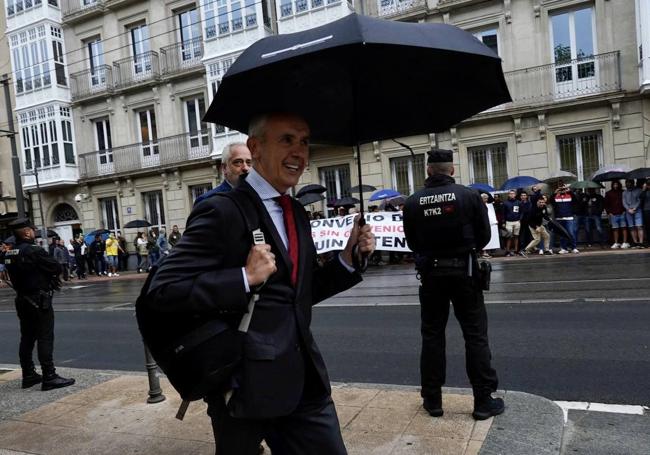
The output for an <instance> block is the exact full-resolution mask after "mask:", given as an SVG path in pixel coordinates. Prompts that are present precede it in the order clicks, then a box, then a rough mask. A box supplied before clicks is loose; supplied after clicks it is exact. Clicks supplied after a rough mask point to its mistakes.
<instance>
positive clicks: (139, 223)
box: [124, 220, 151, 229]
mask: <svg viewBox="0 0 650 455" xmlns="http://www.w3.org/2000/svg"><path fill="white" fill-rule="evenodd" d="M149 226H151V223H150V222H148V221H147V220H133V221H129V222H128V223H126V224H125V225H124V228H127V229H128V228H143V227H149Z"/></svg>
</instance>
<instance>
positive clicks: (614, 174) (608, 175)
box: [591, 171, 628, 182]
mask: <svg viewBox="0 0 650 455" xmlns="http://www.w3.org/2000/svg"><path fill="white" fill-rule="evenodd" d="M627 175H628V173H627V172H623V171H607V172H603V173H602V174H598V175H596V176H594V178H592V179H591V180H593V181H594V182H611V181H612V180H620V179H626V178H627Z"/></svg>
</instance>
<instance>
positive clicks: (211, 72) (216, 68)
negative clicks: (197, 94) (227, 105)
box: [208, 55, 238, 134]
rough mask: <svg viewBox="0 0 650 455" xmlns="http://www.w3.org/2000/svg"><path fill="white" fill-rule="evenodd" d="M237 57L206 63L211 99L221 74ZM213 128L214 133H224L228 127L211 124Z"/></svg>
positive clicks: (223, 73)
mask: <svg viewBox="0 0 650 455" xmlns="http://www.w3.org/2000/svg"><path fill="white" fill-rule="evenodd" d="M237 57H238V55H237V56H234V57H230V58H225V59H223V60H219V61H217V62H215V63H210V64H209V65H208V80H209V81H210V96H211V100H212V99H213V98H214V97H215V95H216V94H217V90H218V89H219V84H220V83H221V79H222V78H223V76H224V75H225V74H226V72H227V71H228V69H229V68H230V66H231V65H232V63H233V61H234V60H235V59H236V58H237ZM212 127H213V128H214V134H224V133H227V132H228V131H229V129H228V128H226V127H224V126H222V125H216V124H213V126H212Z"/></svg>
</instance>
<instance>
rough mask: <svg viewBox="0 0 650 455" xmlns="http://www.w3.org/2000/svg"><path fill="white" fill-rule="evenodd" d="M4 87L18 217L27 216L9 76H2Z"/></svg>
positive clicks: (0, 80) (1, 80)
mask: <svg viewBox="0 0 650 455" xmlns="http://www.w3.org/2000/svg"><path fill="white" fill-rule="evenodd" d="M0 82H1V83H2V85H4V92H5V105H6V107H7V120H8V122H9V134H8V136H9V140H10V141H11V167H12V169H13V172H14V188H15V190H16V207H17V210H18V217H23V216H25V201H24V200H23V184H22V180H21V178H20V161H19V159H18V148H17V147H16V131H15V130H14V113H13V109H12V108H11V95H10V93H9V76H8V75H7V74H3V75H2V79H0Z"/></svg>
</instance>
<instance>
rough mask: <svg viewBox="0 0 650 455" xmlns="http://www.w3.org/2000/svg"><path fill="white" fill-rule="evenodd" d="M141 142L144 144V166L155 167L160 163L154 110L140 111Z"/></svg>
mask: <svg viewBox="0 0 650 455" xmlns="http://www.w3.org/2000/svg"><path fill="white" fill-rule="evenodd" d="M137 115H138V123H139V127H140V142H142V145H141V148H142V156H143V158H144V161H143V165H145V166H155V165H157V164H158V163H159V160H158V158H159V153H160V151H159V149H158V131H157V129H156V113H155V112H154V110H153V108H149V109H146V110H143V111H139V112H138V113H137Z"/></svg>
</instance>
